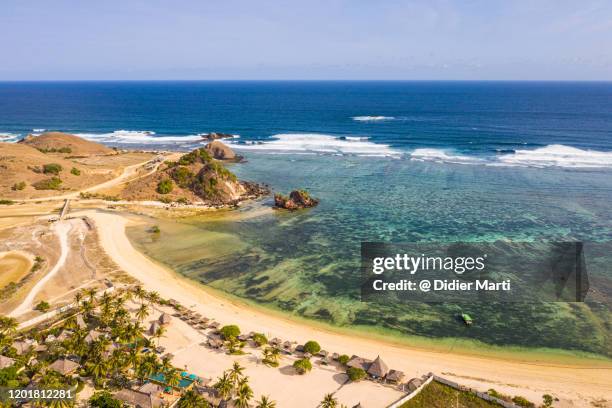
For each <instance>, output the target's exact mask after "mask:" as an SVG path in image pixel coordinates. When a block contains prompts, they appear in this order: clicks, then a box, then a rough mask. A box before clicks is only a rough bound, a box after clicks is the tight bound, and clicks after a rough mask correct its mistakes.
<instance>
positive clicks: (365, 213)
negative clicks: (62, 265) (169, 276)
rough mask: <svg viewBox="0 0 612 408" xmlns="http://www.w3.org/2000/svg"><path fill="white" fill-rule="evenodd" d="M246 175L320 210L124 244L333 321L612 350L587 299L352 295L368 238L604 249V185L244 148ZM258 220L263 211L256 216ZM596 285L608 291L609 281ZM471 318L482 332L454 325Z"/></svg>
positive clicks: (604, 180)
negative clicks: (390, 299)
mask: <svg viewBox="0 0 612 408" xmlns="http://www.w3.org/2000/svg"><path fill="white" fill-rule="evenodd" d="M247 159H248V162H247V163H242V164H236V165H232V170H233V171H234V172H236V173H237V174H238V176H239V177H240V178H243V179H249V180H255V181H261V182H267V183H269V184H271V186H272V188H273V189H274V190H275V191H281V192H285V193H286V192H288V191H289V190H291V189H294V188H306V189H307V190H309V191H310V192H311V193H312V194H313V195H314V196H315V197H318V198H320V200H321V204H320V205H319V206H318V207H316V208H314V209H310V210H304V211H298V212H294V213H287V212H282V211H269V210H264V211H262V209H267V208H268V207H269V206H270V205H271V201H272V200H271V198H266V199H263V200H261V201H259V202H256V203H250V204H248V205H246V206H245V207H244V208H242V209H240V210H237V211H238V212H237V213H235V214H233V216H232V217H231V218H232V219H231V220H228V217H227V214H225V215H223V216H221V215H206V216H201V217H196V218H193V219H188V220H182V221H180V222H178V223H177V222H176V221H173V222H172V223H171V224H165V225H164V224H162V234H161V236H160V237H159V238H156V239H155V240H151V237H150V236H148V235H147V234H146V233H144V232H143V231H142V230H133V231H131V234H132V237H133V238H134V239H135V240H136V241H137V242H138V244H139V245H140V247H141V248H142V249H143V250H145V251H146V252H147V253H148V254H149V255H151V256H154V257H156V258H157V259H159V260H161V261H163V262H166V263H168V264H169V265H170V266H172V267H174V268H176V269H177V270H178V271H179V272H181V273H184V274H186V275H188V276H191V277H193V278H195V279H198V280H201V281H202V282H205V283H207V284H210V285H211V286H213V287H215V288H218V289H221V290H225V291H228V292H229V293H232V294H235V295H238V296H242V297H246V298H249V299H251V300H254V301H256V302H260V303H264V304H267V305H271V306H274V307H276V308H280V309H282V310H285V311H287V312H290V313H293V314H297V315H300V316H305V317H310V318H314V319H319V320H323V321H327V322H330V323H333V324H336V325H369V326H374V327H381V328H382V327H384V328H390V329H393V330H395V331H396V333H397V334H398V335H400V336H401V335H402V334H416V335H422V336H429V337H460V338H468V339H475V340H480V341H483V342H486V343H489V344H497V345H521V346H530V347H554V348H564V349H572V350H582V351H590V352H595V353H600V354H607V353H608V352H609V347H608V346H609V342H610V329H609V327H610V326H609V323H610V322H609V309H608V308H607V307H605V306H601V305H598V304H595V303H589V304H584V303H582V304H581V303H546V304H544V303H542V304H539V303H537V302H536V303H531V304H528V305H524V304H490V303H487V304H478V303H472V304H467V305H465V304H463V305H457V304H414V305H405V304H394V303H384V302H383V303H381V302H378V303H362V302H360V300H359V294H360V292H359V285H360V271H359V266H360V252H359V251H360V244H361V242H362V241H380V242H415V241H495V240H513V241H537V240H553V241H570V240H586V241H608V240H610V239H611V238H612V213H611V208H610V205H609V203H610V202H611V199H612V177H610V176H609V174H606V173H605V172H600V171H567V170H561V169H531V168H508V167H490V166H478V165H452V164H443V163H429V162H418V161H412V160H408V159H392V158H379V157H376V158H373V157H354V156H334V155H275V154H261V153H254V152H252V153H249V154H248V155H247ZM252 214H259V215H257V216H252ZM597 274H598V276H597V278H596V279H595V280H594V281H592V283H593V285H597V287H599V288H603V289H604V290H608V289H606V288H610V275H609V274H607V272H606V271H605V268H604V270H603V272H602V270H601V269H600V270H599V271H598V272H597ZM461 310H468V311H470V314H472V316H473V317H474V318H475V320H476V321H477V324H475V325H474V326H473V327H471V328H470V329H469V330H466V329H465V328H464V327H462V326H461V324H459V323H458V322H457V321H456V318H455V317H456V315H457V313H458V312H459V311H461Z"/></svg>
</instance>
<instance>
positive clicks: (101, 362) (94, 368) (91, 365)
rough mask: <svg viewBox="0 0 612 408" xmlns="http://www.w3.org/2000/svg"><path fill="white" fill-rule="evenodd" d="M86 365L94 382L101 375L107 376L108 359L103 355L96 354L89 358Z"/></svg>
mask: <svg viewBox="0 0 612 408" xmlns="http://www.w3.org/2000/svg"><path fill="white" fill-rule="evenodd" d="M86 367H87V371H88V372H89V374H90V375H91V377H92V378H93V380H94V382H97V381H98V380H99V379H100V378H101V377H103V376H106V371H107V369H108V366H107V360H105V359H103V358H102V356H98V355H96V356H93V358H90V359H89V361H88V363H87V365H86Z"/></svg>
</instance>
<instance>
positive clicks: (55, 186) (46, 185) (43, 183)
mask: <svg viewBox="0 0 612 408" xmlns="http://www.w3.org/2000/svg"><path fill="white" fill-rule="evenodd" d="M61 185H62V180H61V179H60V178H59V177H51V178H48V179H44V180H40V181H37V182H36V183H34V184H32V186H33V187H34V188H35V189H36V190H59V189H60V186H61Z"/></svg>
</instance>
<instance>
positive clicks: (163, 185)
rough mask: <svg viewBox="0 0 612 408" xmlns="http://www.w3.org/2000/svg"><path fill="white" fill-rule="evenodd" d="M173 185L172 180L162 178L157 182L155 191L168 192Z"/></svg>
mask: <svg viewBox="0 0 612 408" xmlns="http://www.w3.org/2000/svg"><path fill="white" fill-rule="evenodd" d="M173 187H174V186H173V184H172V180H170V179H163V180H161V181H160V182H159V183H158V184H157V192H158V193H159V194H168V193H170V192H172V189H173Z"/></svg>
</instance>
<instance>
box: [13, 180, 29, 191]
mask: <svg viewBox="0 0 612 408" xmlns="http://www.w3.org/2000/svg"><path fill="white" fill-rule="evenodd" d="M24 188H26V183H25V181H20V182H19V183H15V184H13V187H11V189H12V190H13V191H21V190H23V189H24Z"/></svg>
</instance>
